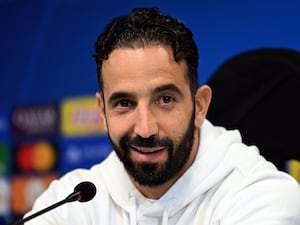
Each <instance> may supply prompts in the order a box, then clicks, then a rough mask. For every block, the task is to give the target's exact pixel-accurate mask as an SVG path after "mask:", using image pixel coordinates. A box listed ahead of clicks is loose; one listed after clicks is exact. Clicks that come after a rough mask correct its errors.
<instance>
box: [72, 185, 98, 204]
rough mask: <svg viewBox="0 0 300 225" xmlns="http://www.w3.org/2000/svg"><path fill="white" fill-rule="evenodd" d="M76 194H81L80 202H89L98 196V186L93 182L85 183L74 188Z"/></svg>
mask: <svg viewBox="0 0 300 225" xmlns="http://www.w3.org/2000/svg"><path fill="white" fill-rule="evenodd" d="M74 192H80V198H79V199H78V201H80V202H87V201H89V200H91V199H92V198H94V196H95V195H96V186H95V185H94V184H93V183H92V182H89V181H84V182H81V183H80V184H78V185H77V186H76V187H75V188H74Z"/></svg>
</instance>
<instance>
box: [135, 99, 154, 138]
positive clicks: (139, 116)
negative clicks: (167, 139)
mask: <svg viewBox="0 0 300 225" xmlns="http://www.w3.org/2000/svg"><path fill="white" fill-rule="evenodd" d="M134 132H135V135H138V136H140V137H142V138H149V137H151V136H155V135H157V133H158V124H157V118H156V116H155V115H154V113H153V112H152V111H151V108H150V106H147V105H142V104H139V106H138V107H137V108H136V115H135V126H134Z"/></svg>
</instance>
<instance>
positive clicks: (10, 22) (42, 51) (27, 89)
mask: <svg viewBox="0 0 300 225" xmlns="http://www.w3.org/2000/svg"><path fill="white" fill-rule="evenodd" d="M146 6H147V7H148V6H154V7H159V8H160V9H161V10H162V11H163V12H165V13H167V14H169V15H172V16H175V17H177V18H179V20H181V21H182V22H184V23H185V24H186V25H187V26H188V27H190V29H191V30H192V31H193V33H194V38H195V40H196V42H197V44H198V47H199V51H200V66H199V76H200V84H204V83H206V82H207V81H208V79H209V78H210V76H211V75H212V74H213V73H214V71H215V70H216V69H217V68H218V67H219V66H220V65H221V64H222V63H224V62H225V61H226V60H228V59H229V58H231V57H233V56H235V55H237V54H239V53H241V52H245V51H248V50H253V49H257V48H265V47H282V48H291V49H295V50H297V51H298V50H300V29H299V24H300V14H299V10H300V2H297V1H292V0H285V1H283V0H278V1H274V0H263V1H261V0H251V1H233V0H229V1H216V0H201V1H194V0H185V1H171V0H162V1H157V0H156V1H155V0H144V1H142V0H123V1H104V0H0V225H2V224H9V223H11V222H12V221H14V220H15V219H17V218H19V217H20V216H22V215H23V213H25V212H26V211H27V210H29V209H30V207H31V205H32V202H33V201H34V200H35V198H36V197H37V196H38V195H39V194H40V193H41V192H42V191H43V190H44V189H45V188H46V187H47V185H48V184H49V182H51V181H52V180H53V179H55V178H57V177H59V176H61V175H63V174H64V173H66V172H67V171H69V170H71V169H74V168H77V167H83V168H88V167H90V166H91V165H93V164H94V163H96V162H100V161H101V160H103V159H104V158H105V157H106V156H107V154H109V152H110V151H111V146H110V143H109V141H108V139H107V136H106V134H105V132H104V129H103V124H102V121H101V120H100V118H99V117H98V114H97V103H96V100H95V97H94V95H95V93H96V92H97V91H98V87H97V78H96V68H95V64H94V60H93V58H92V54H93V51H94V42H95V40H96V38H97V36H98V34H99V33H100V32H101V31H102V30H103V28H104V26H105V24H106V23H107V22H108V21H109V20H110V19H111V18H112V17H114V16H117V15H120V14H127V13H128V12H130V10H131V9H132V8H133V7H146ZM299 177H300V175H299Z"/></svg>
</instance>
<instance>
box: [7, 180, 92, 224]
mask: <svg viewBox="0 0 300 225" xmlns="http://www.w3.org/2000/svg"><path fill="white" fill-rule="evenodd" d="M95 195H96V187H95V185H94V184H93V183H91V182H88V181H85V182H81V183H80V184H78V185H77V186H76V187H75V189H74V192H73V193H71V194H70V195H69V196H68V197H66V198H65V199H63V200H61V201H59V202H57V203H55V204H53V205H50V206H48V207H46V208H44V209H42V210H40V211H38V212H36V213H34V214H32V215H30V216H28V217H24V218H22V219H20V220H18V221H16V222H14V223H13V224H11V225H21V224H24V223H25V222H27V221H29V220H31V219H33V218H35V217H37V216H40V215H42V214H44V213H46V212H48V211H50V210H52V209H55V208H56V207H58V206H61V205H63V204H65V203H67V202H74V201H80V202H86V201H89V200H91V199H92V198H93V197H94V196H95Z"/></svg>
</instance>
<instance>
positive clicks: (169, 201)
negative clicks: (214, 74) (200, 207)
mask: <svg viewBox="0 0 300 225" xmlns="http://www.w3.org/2000/svg"><path fill="white" fill-rule="evenodd" d="M200 143H201V144H200V147H199V149H198V153H197V156H196V159H195V161H194V163H193V165H192V166H191V167H190V168H189V169H188V170H187V171H186V172H185V174H184V175H183V176H182V177H181V178H180V179H179V180H178V181H177V182H176V183H175V184H174V185H173V186H172V187H171V188H170V189H169V190H168V191H167V192H166V193H165V194H164V195H163V196H162V197H161V198H160V199H158V200H153V201H151V200H149V199H147V198H145V197H144V196H143V195H142V194H141V193H140V192H139V191H137V190H136V188H135V187H134V186H133V184H132V183H131V181H130V180H129V178H128V175H127V173H126V171H125V170H124V168H123V165H122V163H121V162H120V161H119V159H118V157H117V156H116V154H115V153H112V154H111V155H110V156H109V159H108V160H106V161H105V162H104V164H105V165H104V167H105V170H104V171H105V173H102V178H101V179H104V181H105V183H106V184H107V185H108V187H107V189H108V191H109V192H110V194H111V196H112V198H113V200H114V201H115V202H116V203H117V204H118V205H119V206H120V207H121V208H123V209H124V210H125V211H127V212H128V213H129V214H130V217H131V221H133V222H132V224H136V222H135V220H136V211H138V210H142V211H143V215H144V216H148V217H163V223H162V224H167V220H168V218H169V217H172V216H173V215H174V214H176V213H177V212H178V211H180V210H182V209H183V208H185V207H186V206H187V205H188V204H190V203H191V202H192V201H193V200H195V198H201V195H203V194H204V193H206V192H207V191H208V190H209V189H211V188H212V187H213V186H215V185H216V184H218V183H219V182H220V181H221V180H223V179H224V177H226V176H227V175H228V174H229V173H230V172H231V171H232V170H233V169H234V167H235V165H236V164H239V163H240V162H239V161H240V160H242V159H244V158H245V156H244V153H242V154H243V155H240V156H239V155H238V154H239V153H238V152H239V151H237V152H236V151H235V149H236V147H238V146H239V148H240V145H241V136H240V133H239V132H238V131H237V130H233V131H226V130H225V129H224V128H222V127H214V126H213V125H212V124H211V123H210V122H209V121H207V120H206V121H205V122H204V124H203V125H202V127H201V132H200ZM232 154H234V157H232ZM233 158H234V159H233ZM250 161H251V160H250ZM225 162H226V163H225ZM247 162H248V163H251V162H249V159H247ZM109 167H110V168H111V169H109ZM143 209H145V210H143Z"/></svg>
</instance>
